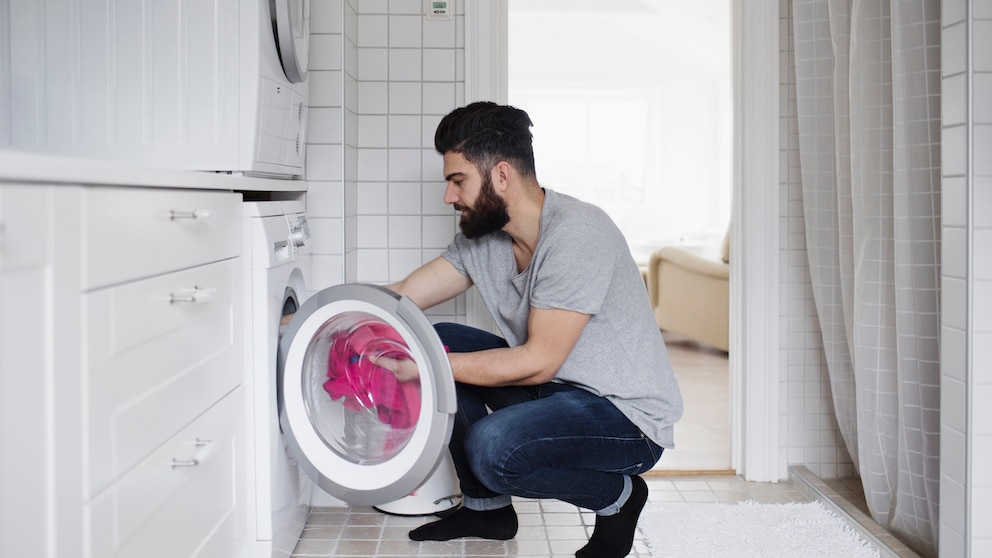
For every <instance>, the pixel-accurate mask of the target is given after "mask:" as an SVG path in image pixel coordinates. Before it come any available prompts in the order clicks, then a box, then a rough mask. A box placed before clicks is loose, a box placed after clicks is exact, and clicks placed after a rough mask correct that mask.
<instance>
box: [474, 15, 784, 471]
mask: <svg viewBox="0 0 992 558" xmlns="http://www.w3.org/2000/svg"><path fill="white" fill-rule="evenodd" d="M731 1H732V4H733V23H732V28H733V48H732V50H733V68H734V79H733V83H734V85H733V107H734V110H733V114H734V117H733V118H734V132H733V152H734V157H733V160H734V168H733V184H734V189H733V191H734V195H733V199H734V201H733V209H732V216H731V224H732V225H731V230H732V233H731V241H730V251H731V253H732V254H739V256H737V258H736V264H735V266H734V271H733V273H732V274H731V276H730V290H731V304H730V355H731V357H730V404H731V408H730V414H731V433H730V440H731V467H732V468H733V469H734V470H735V471H736V472H737V473H738V474H739V475H742V476H743V477H744V479H745V480H748V481H757V482H778V481H781V480H785V479H787V478H788V476H789V471H788V459H787V452H788V446H787V442H786V440H785V439H784V438H783V436H782V433H781V432H780V425H781V424H782V423H783V421H784V420H785V417H783V416H782V408H781V407H782V406H781V404H780V403H781V401H780V400H781V398H782V393H783V387H782V384H781V380H782V378H783V372H782V370H780V369H781V367H782V359H783V354H782V351H781V346H782V345H781V341H780V339H779V337H780V334H781V333H780V323H781V316H780V315H779V308H780V303H779V292H778V289H777V288H775V286H776V285H778V284H779V283H780V281H781V276H780V271H779V269H780V267H781V265H780V261H779V259H780V258H781V257H782V255H781V253H780V251H779V247H780V244H781V242H780V235H781V232H782V228H781V227H782V221H781V212H780V209H779V207H780V205H781V199H780V197H781V185H780V181H779V167H780V164H781V161H780V153H779V144H780V138H779V131H780V117H781V114H780V109H779V104H780V103H779V88H780V81H779V71H778V66H779V30H780V29H779V28H780V20H779V2H778V0H748V1H747V2H746V3H745V2H744V0H731ZM506 2H507V0H486V1H482V0H466V1H465V4H464V10H465V101H466V102H471V101H481V100H492V101H497V102H503V103H505V102H506V101H507V60H506V59H507V22H506V20H507V14H508V9H507V5H506ZM745 192H746V193H747V195H744V193H745ZM466 302H467V308H466V317H467V321H468V323H469V324H472V325H477V327H486V323H487V320H490V318H489V317H488V314H487V313H486V311H485V307H484V305H483V304H482V303H481V301H480V300H479V299H478V296H473V294H472V291H469V293H468V295H467V297H466ZM490 321H491V320H490ZM786 347H787V346H786Z"/></svg>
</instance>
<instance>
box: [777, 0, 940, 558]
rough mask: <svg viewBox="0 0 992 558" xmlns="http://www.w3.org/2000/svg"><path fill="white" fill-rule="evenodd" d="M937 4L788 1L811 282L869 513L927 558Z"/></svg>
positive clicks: (935, 256)
mask: <svg viewBox="0 0 992 558" xmlns="http://www.w3.org/2000/svg"><path fill="white" fill-rule="evenodd" d="M940 31H941V29H940V2H939V1H937V0H915V1H897V2H892V1H887V0H793V36H794V39H795V44H794V45H793V48H794V52H795V60H796V101H797V111H798V128H799V154H800V157H799V159H800V167H801V179H802V189H803V210H804V217H805V222H806V242H807V253H808V258H809V268H810V278H811V283H812V290H813V297H814V301H815V304H816V311H817V315H818V318H819V321H820V329H821V332H822V336H823V347H824V353H825V357H826V363H827V369H828V374H829V377H830V384H831V389H832V394H833V400H834V410H835V412H836V415H837V423H838V426H839V429H840V431H841V434H842V436H843V438H844V443H845V445H846V447H847V449H848V452H849V453H850V455H851V458H852V460H853V462H854V465H855V468H856V469H857V470H858V472H859V474H860V476H861V480H862V483H863V485H864V489H865V498H866V501H867V503H868V508H869V510H870V511H871V514H872V516H873V518H874V519H875V520H876V521H877V522H878V523H879V524H881V525H882V526H884V527H886V528H887V529H889V530H890V531H892V532H893V533H895V534H896V535H899V536H900V538H901V539H903V540H904V541H905V542H907V544H910V545H911V546H913V547H914V548H915V549H916V550H918V551H920V552H922V553H924V554H928V555H935V554H936V542H937V523H938V517H937V516H938V507H937V506H938V494H937V492H938V487H939V481H940V479H939V443H940V440H939V428H940V415H939V408H940V393H939V381H940V370H939V306H938V302H939V294H940V292H939V276H940V267H939V266H940V205H939V204H940Z"/></svg>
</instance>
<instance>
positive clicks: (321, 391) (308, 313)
mask: <svg viewBox="0 0 992 558" xmlns="http://www.w3.org/2000/svg"><path fill="white" fill-rule="evenodd" d="M245 215H246V219H245V227H246V230H245V234H244V238H245V242H246V247H245V253H246V254H247V255H248V257H246V258H245V260H246V266H247V270H246V273H245V276H246V277H247V278H248V279H247V280H248V281H249V282H250V285H248V286H247V288H246V289H245V293H246V299H247V300H246V305H247V306H246V307H247V308H248V309H249V310H248V312H247V314H248V316H249V319H246V320H245V322H246V324H245V327H246V340H247V343H246V347H247V351H248V353H249V354H248V355H247V358H246V363H247V370H246V377H245V380H244V383H245V386H246V391H247V393H248V394H250V395H249V401H250V404H249V405H247V406H246V407H247V408H248V415H249V416H248V417H247V418H248V420H247V423H248V424H249V427H248V428H249V432H248V435H247V436H246V438H247V446H248V450H247V451H248V454H249V456H250V459H249V471H248V474H247V478H248V480H249V485H250V486H249V489H248V491H247V493H248V508H249V510H250V511H249V518H250V522H251V524H250V526H249V532H250V533H252V534H253V536H254V539H253V541H252V545H253V546H254V552H253V553H251V555H252V556H257V557H263V556H264V557H266V558H268V557H269V556H272V557H288V556H290V555H291V554H292V552H293V549H294V548H295V546H296V543H297V540H298V539H299V536H300V533H301V532H302V530H303V527H304V526H305V524H306V519H307V515H308V513H309V510H310V506H311V504H312V505H318V506H322V507H325V506H344V505H347V504H358V505H371V506H374V507H376V508H377V509H379V510H380V511H383V512H386V513H394V514H400V515H425V514H436V513H442V512H444V511H447V510H450V509H452V508H453V507H455V506H457V505H458V503H459V502H460V498H461V495H460V494H459V493H458V480H457V476H456V474H455V470H454V466H453V464H452V462H451V457H450V455H449V453H448V450H447V446H448V440H449V439H450V437H451V430H452V424H453V423H452V421H453V416H454V413H455V409H456V401H455V388H454V379H453V377H452V375H451V367H450V364H449V362H448V358H447V354H446V352H445V348H444V347H443V346H442V345H441V341H440V339H439V338H438V336H437V334H436V333H435V332H434V328H433V326H432V325H431V324H430V322H429V321H428V319H427V317H426V316H425V315H424V314H423V313H422V312H421V311H420V309H419V308H417V306H416V305H415V304H414V303H413V302H412V301H411V300H410V299H407V298H402V297H399V296H398V295H396V294H395V293H393V292H392V291H389V290H387V289H385V288H382V287H377V286H374V285H364V284H345V285H338V286H335V287H330V288H328V289H324V290H321V291H319V292H317V293H315V294H314V295H313V296H311V297H308V296H307V292H308V290H307V284H306V278H307V277H308V276H309V264H310V232H309V227H308V225H307V218H306V214H305V212H304V204H303V201H302V200H290V201H262V202H246V203H245ZM289 315H292V319H291V320H290V321H289V323H288V325H286V324H284V323H283V322H284V320H283V318H284V317H285V316H289ZM383 358H385V359H387V360H385V361H384V360H380V359H383ZM387 362H395V363H400V364H402V365H403V368H404V375H402V376H400V375H397V374H396V373H394V372H393V371H392V369H390V368H386V367H385V364H386V363H387Z"/></svg>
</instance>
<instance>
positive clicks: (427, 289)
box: [387, 256, 472, 310]
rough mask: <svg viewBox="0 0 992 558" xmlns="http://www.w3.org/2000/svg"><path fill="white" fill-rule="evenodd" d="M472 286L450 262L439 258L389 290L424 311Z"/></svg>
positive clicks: (470, 281) (421, 267) (469, 280)
mask: <svg viewBox="0 0 992 558" xmlns="http://www.w3.org/2000/svg"><path fill="white" fill-rule="evenodd" d="M471 286H472V280H471V279H469V278H468V277H466V276H464V275H462V274H461V273H459V272H458V270H457V269H455V266H453V265H451V263H450V262H448V260H446V259H444V258H442V257H440V256H438V257H437V258H434V259H433V260H431V261H429V262H427V263H426V264H424V265H422V266H420V267H419V268H417V269H415V270H414V271H413V272H412V273H410V275H407V277H406V279H403V280H402V281H400V282H398V283H393V284H392V285H388V286H387V288H389V289H390V290H392V291H393V292H395V293H397V294H399V295H402V296H406V297H408V298H410V300H412V301H413V302H414V303H415V304H416V305H417V306H418V307H419V308H420V309H422V310H423V309H427V308H430V307H431V306H434V305H436V304H440V303H442V302H444V301H446V300H449V299H451V298H454V297H456V296H458V295H460V294H462V293H463V292H465V291H467V290H468V288H469V287H471Z"/></svg>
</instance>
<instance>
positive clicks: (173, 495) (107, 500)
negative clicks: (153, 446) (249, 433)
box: [85, 390, 241, 558]
mask: <svg viewBox="0 0 992 558" xmlns="http://www.w3.org/2000/svg"><path fill="white" fill-rule="evenodd" d="M240 397H241V393H240V390H238V391H235V392H234V393H232V394H230V395H229V396H227V397H225V398H224V399H223V400H221V401H220V402H218V403H217V404H216V405H214V406H213V407H211V408H210V409H209V410H207V411H206V412H205V413H203V415H202V416H200V417H199V418H197V419H196V421H195V422H193V423H192V424H191V425H189V426H188V427H186V428H184V429H183V430H182V431H181V432H179V434H177V435H176V436H175V437H174V438H172V439H170V440H169V441H168V442H167V443H166V444H165V445H163V446H162V447H161V448H160V449H158V450H156V451H155V452H154V453H153V454H151V455H150V456H149V457H148V458H147V459H145V460H143V461H142V462H141V463H140V464H139V465H138V466H137V467H135V468H134V470H132V471H130V472H129V473H128V474H127V475H125V476H124V477H122V478H121V479H120V480H119V481H117V482H116V483H114V485H113V486H112V487H111V488H110V489H109V490H107V491H106V492H104V493H103V494H101V495H100V496H99V497H97V498H96V499H95V500H94V501H93V502H92V503H91V504H89V505H88V506H87V509H86V512H85V513H86V515H87V516H88V518H89V521H88V524H89V525H90V529H91V532H90V537H89V540H90V541H91V548H90V549H89V550H90V552H89V556H91V557H94V558H95V557H101V558H102V557H111V556H113V557H125V556H134V557H141V558H147V557H154V556H162V557H169V558H177V557H188V556H195V555H196V553H197V551H198V549H201V548H210V549H212V550H211V552H212V553H215V554H212V555H213V556H233V555H234V552H235V548H236V545H237V542H238V541H237V539H238V531H239V527H238V522H237V519H238V516H237V514H236V513H234V511H235V506H236V505H237V502H238V496H237V493H236V487H237V486H238V483H239V474H240V472H239V469H238V467H237V453H236V452H237V444H236V443H235V439H236V432H237V422H236V421H237V420H238V417H239V416H240V414H239V412H238V410H239V408H240V407H241V404H240V402H239V398H240Z"/></svg>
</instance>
